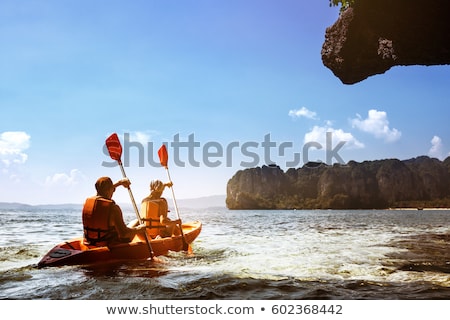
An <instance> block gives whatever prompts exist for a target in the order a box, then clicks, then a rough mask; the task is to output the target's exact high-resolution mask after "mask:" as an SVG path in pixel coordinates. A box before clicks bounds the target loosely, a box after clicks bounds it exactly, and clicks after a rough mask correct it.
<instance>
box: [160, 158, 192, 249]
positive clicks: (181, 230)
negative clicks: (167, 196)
mask: <svg viewBox="0 0 450 320" xmlns="http://www.w3.org/2000/svg"><path fill="white" fill-rule="evenodd" d="M165 168H166V172H167V178H168V179H169V182H170V183H171V184H172V186H171V187H170V190H171V191H172V200H173V206H174V207H175V212H176V214H177V219H178V220H180V224H179V227H180V232H181V236H182V239H183V247H184V250H188V247H189V244H188V243H187V241H186V238H185V236H184V232H183V226H182V223H181V218H180V212H179V211H178V205H177V200H176V199H175V191H173V183H172V179H171V178H170V173H169V167H167V166H166V167H165Z"/></svg>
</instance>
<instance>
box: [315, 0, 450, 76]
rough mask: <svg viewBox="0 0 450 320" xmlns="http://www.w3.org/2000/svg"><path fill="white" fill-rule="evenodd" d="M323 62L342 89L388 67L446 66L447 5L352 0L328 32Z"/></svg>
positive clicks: (449, 52)
mask: <svg viewBox="0 0 450 320" xmlns="http://www.w3.org/2000/svg"><path fill="white" fill-rule="evenodd" d="M322 61H323V63H324V65H325V66H327V67H328V68H330V69H331V70H332V71H333V73H334V74H335V75H336V76H337V77H338V78H339V79H340V80H341V81H342V82H343V83H345V84H353V83H356V82H359V81H362V80H364V79H366V78H367V77H369V76H372V75H375V74H381V73H384V72H386V71H387V70H389V69H390V68H391V67H392V66H399V65H404V66H407V65H426V66H430V65H443V64H450V1H448V0H430V1H417V0H413V1H411V0H395V1H393V0H377V1H373V0H356V1H355V4H354V5H353V7H351V8H348V9H346V10H345V11H343V12H342V13H341V15H340V16H339V19H338V20H337V21H336V23H335V24H334V25H333V26H331V27H329V28H327V30H326V34H325V42H324V44H323V47H322Z"/></svg>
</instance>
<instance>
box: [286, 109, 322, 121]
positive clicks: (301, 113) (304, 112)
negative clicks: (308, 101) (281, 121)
mask: <svg viewBox="0 0 450 320" xmlns="http://www.w3.org/2000/svg"><path fill="white" fill-rule="evenodd" d="M289 116H290V117H292V118H294V119H295V118H302V117H303V118H308V119H313V120H317V113H316V112H314V111H311V110H308V109H307V108H305V107H301V108H300V109H297V110H289Z"/></svg>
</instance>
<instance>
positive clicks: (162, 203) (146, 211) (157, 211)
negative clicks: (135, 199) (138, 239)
mask: <svg viewBox="0 0 450 320" xmlns="http://www.w3.org/2000/svg"><path fill="white" fill-rule="evenodd" d="M166 213H167V203H166V200H165V199H155V200H144V201H142V203H141V218H142V220H143V221H144V222H145V225H146V226H147V233H148V234H149V235H150V236H152V237H155V236H157V235H161V232H160V231H161V229H165V228H166V225H164V224H161V222H160V217H161V216H162V215H165V214H166Z"/></svg>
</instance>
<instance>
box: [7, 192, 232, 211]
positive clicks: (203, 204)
mask: <svg viewBox="0 0 450 320" xmlns="http://www.w3.org/2000/svg"><path fill="white" fill-rule="evenodd" d="M225 198H226V196H225V195H215V196H206V197H200V198H194V199H179V200H178V199H177V204H178V207H180V208H189V209H207V208H214V207H225ZM167 200H168V201H169V206H171V205H172V199H167ZM119 205H120V206H121V207H122V209H124V210H129V211H133V210H134V209H133V206H132V205H131V203H123V204H122V203H121V204H119ZM82 207H83V204H74V203H66V204H43V205H30V204H25V203H18V202H0V209H3V210H27V209H28V210H30V209H33V208H34V209H54V210H58V209H73V210H80V211H81V209H82Z"/></svg>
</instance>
